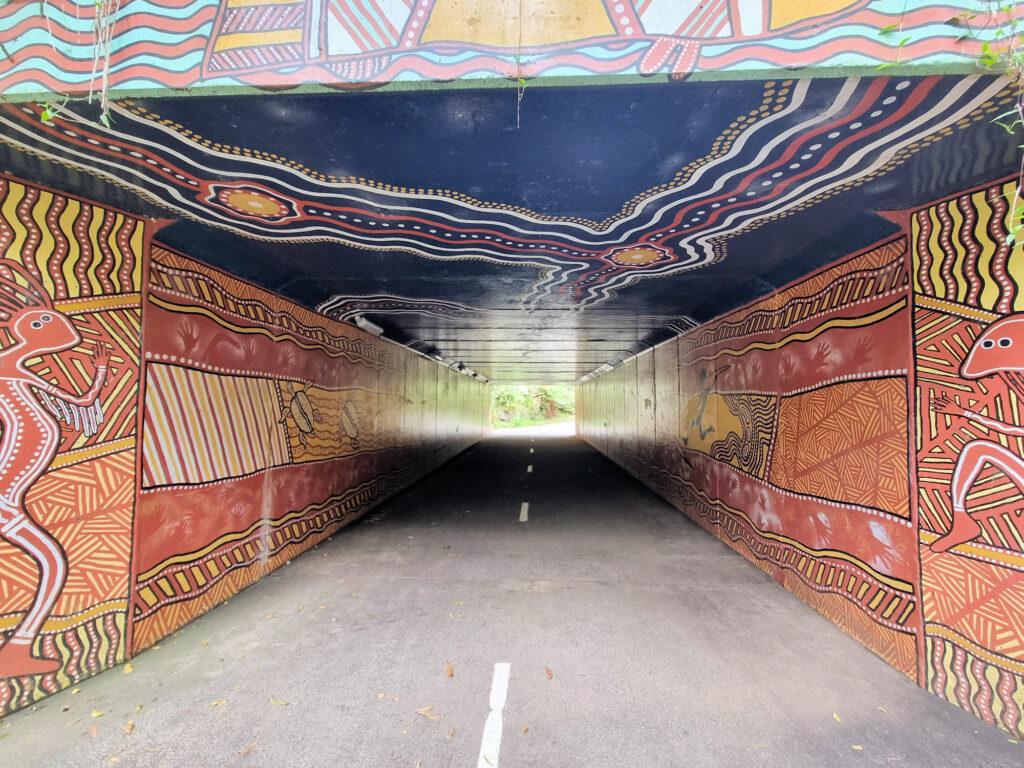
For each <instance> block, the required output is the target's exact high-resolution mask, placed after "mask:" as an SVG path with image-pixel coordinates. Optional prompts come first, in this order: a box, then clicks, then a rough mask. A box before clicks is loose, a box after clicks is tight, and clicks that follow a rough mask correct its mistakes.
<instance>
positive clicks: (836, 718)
mask: <svg viewBox="0 0 1024 768" xmlns="http://www.w3.org/2000/svg"><path fill="white" fill-rule="evenodd" d="M832 719H833V720H835V721H836V722H837V723H841V722H843V719H842V718H841V717H839V715H837V714H836V713H835V712H833V713H832Z"/></svg>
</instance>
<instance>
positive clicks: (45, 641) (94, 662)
mask: <svg viewBox="0 0 1024 768" xmlns="http://www.w3.org/2000/svg"><path fill="white" fill-rule="evenodd" d="M125 624H126V614H125V611H124V610H123V609H121V610H119V611H111V612H108V613H104V614H101V615H99V616H96V617H95V618H92V619H90V620H89V621H87V622H84V623H82V624H78V625H76V626H74V627H72V628H69V629H66V630H63V631H60V632H47V631H46V629H45V628H44V629H43V634H42V635H40V636H39V638H37V639H36V642H35V644H34V645H33V654H34V655H35V656H40V657H42V656H45V657H47V658H51V659H60V660H61V662H62V663H61V667H60V669H59V670H58V671H57V672H52V673H50V674H47V675H29V676H27V677H5V678H0V717H3V716H4V715H6V714H8V713H9V712H11V711H13V710H15V709H20V708H22V707H27V706H29V705H31V704H33V703H35V702H37V701H39V699H41V698H43V697H44V696H49V695H50V694H51V693H56V692H57V691H60V690H63V689H65V688H69V687H70V686H72V685H74V684H75V683H78V682H80V681H82V680H84V679H85V678H87V677H91V676H92V675H95V674H96V673H97V672H100V671H102V670H104V669H108V668H110V667H113V666H115V665H117V664H120V663H121V662H122V661H124V659H125V643H124V636H125ZM4 639H6V635H4Z"/></svg>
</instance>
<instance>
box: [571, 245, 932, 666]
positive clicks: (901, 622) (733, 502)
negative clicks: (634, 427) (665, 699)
mask: <svg viewBox="0 0 1024 768" xmlns="http://www.w3.org/2000/svg"><path fill="white" fill-rule="evenodd" d="M909 267H910V265H909V263H908V255H907V253H906V239H905V238H903V237H898V238H896V239H894V240H892V241H890V242H886V243H884V244H881V245H879V246H877V247H875V248H872V249H870V250H869V251H868V252H865V253H862V254H859V255H857V256H855V257H852V258H849V259H847V260H845V261H843V262H841V263H839V264H836V265H834V266H833V267H830V268H828V269H826V270H823V271H821V272H819V273H816V274H813V275H810V276H808V277H807V278H805V279H804V280H802V281H801V282H799V283H796V284H794V285H792V286H790V287H787V288H785V289H782V290H780V291H777V292H776V293H774V294H772V295H771V296H769V297H767V298H765V299H763V300H760V301H758V302H756V303H754V304H752V305H750V306H748V307H746V308H745V309H742V310H739V311H737V312H734V313H731V314H729V315H726V316H725V317H723V318H720V319H719V320H715V321H713V322H711V323H708V324H706V325H703V326H700V327H699V328H695V329H694V330H692V331H690V332H688V333H686V334H684V335H683V336H681V337H679V339H678V340H676V341H673V342H668V343H666V344H663V345H661V346H660V347H658V348H657V349H656V350H655V351H654V366H653V367H654V375H655V383H654V403H653V406H654V408H655V410H656V414H655V418H654V421H655V424H656V430H657V432H656V434H657V449H656V451H654V452H653V461H652V460H651V459H650V458H649V457H645V461H640V457H630V456H625V455H623V453H622V452H621V450H620V451H618V452H615V453H612V454H611V456H612V458H613V459H615V460H616V461H617V462H619V463H620V464H622V465H623V466H625V467H627V468H628V467H633V466H635V467H638V468H639V469H638V471H636V474H637V475H638V476H639V477H640V478H641V479H642V480H644V482H646V483H648V484H649V485H650V486H651V487H652V488H654V489H655V490H657V491H658V492H659V493H661V494H662V495H664V496H666V498H668V499H669V500H671V501H672V502H673V503H674V504H676V505H677V506H678V507H679V508H680V509H682V510H683V511H684V512H686V514H687V515H689V516H690V517H691V518H693V519H694V520H695V521H696V522H697V523H698V524H700V525H701V526H702V527H704V528H705V529H706V530H708V531H709V532H710V533H712V534H713V535H715V536H717V537H718V538H720V539H721V540H722V541H724V542H725V543H726V544H728V545H729V546H731V547H732V548H734V549H735V550H737V551H738V552H740V553H741V554H743V555H744V556H746V557H747V558H749V559H750V560H751V561H752V562H754V563H755V564H756V565H757V566H758V567H760V568H762V569H763V570H764V571H765V572H767V573H769V574H771V575H773V576H774V577H775V578H776V579H777V580H778V581H779V582H780V583H781V584H783V585H784V586H786V587H787V588H788V589H790V590H792V591H793V592H794V593H796V594H797V595H799V596H800V597H802V598H803V599H804V600H806V601H807V602H808V603H810V604H811V605H812V606H814V607H815V608H816V609H818V610H819V611H820V612H821V613H823V614H824V615H825V616H827V617H828V618H829V619H831V620H832V621H834V622H835V623H837V624H838V625H839V626H841V627H842V628H843V629H845V630H846V631H847V632H849V633H850V634H852V635H853V636H854V637H856V638H858V639H859V640H860V641H861V642H863V643H864V644H865V645H867V646H868V647H869V648H871V649H872V650H874V651H875V652H876V653H878V654H879V655H881V656H882V657H883V658H885V659H886V660H887V661H888V662H889V663H891V664H892V665H893V666H895V667H897V668H898V669H900V670H901V671H903V672H904V673H905V674H907V675H909V676H911V677H915V678H916V677H917V674H918V669H917V658H918V646H919V643H920V642H921V617H920V610H919V604H920V595H919V594H918V587H917V582H918V577H919V573H918V562H917V558H916V552H915V541H914V525H913V521H912V519H911V512H910V510H909V508H908V504H907V482H908V478H907V472H908V464H909V450H910V448H909V446H910V433H909V427H908V424H907V419H906V413H907V386H908V384H907V374H908V364H909V360H910V349H909V290H910V276H909ZM624 368H625V366H623V367H622V368H620V369H617V370H616V372H613V373H610V374H607V375H605V376H602V377H600V378H598V379H595V380H593V381H591V382H588V383H586V384H585V385H583V390H584V392H583V395H582V396H583V397H585V398H587V399H588V400H589V402H590V403H591V404H592V405H591V411H590V412H588V415H587V418H588V420H589V422H590V423H589V424H586V425H583V426H582V427H581V433H582V434H583V435H584V437H587V438H588V439H591V440H593V441H594V442H595V444H598V441H599V440H600V438H599V437H598V433H599V432H600V429H595V423H596V424H603V423H604V421H606V420H608V418H609V417H608V414H607V413H603V412H601V411H600V408H599V407H597V408H595V407H594V406H593V404H594V403H595V402H598V401H599V400H600V397H601V395H600V394H599V393H600V392H601V391H603V390H607V391H608V392H611V391H612V390H613V389H616V390H618V391H619V393H620V394H621V395H625V394H626V392H627V391H628V390H627V389H626V388H624V387H621V386H620V382H619V380H618V376H617V372H618V371H619V370H622V369H624ZM627 375H628V374H627ZM668 419H671V420H672V422H673V423H671V424H670V423H668V421H667V420H668Z"/></svg>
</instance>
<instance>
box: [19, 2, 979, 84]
mask: <svg viewBox="0 0 1024 768" xmlns="http://www.w3.org/2000/svg"><path fill="white" fill-rule="evenodd" d="M628 5H629V6H631V7H629V8H624V12H625V14H626V15H625V16H623V15H621V14H619V13H617V14H615V15H614V16H610V17H609V18H608V19H607V20H606V23H607V27H608V30H609V32H610V34H608V35H607V36H605V37H598V38H594V37H590V36H589V35H590V32H587V33H586V34H583V33H576V32H575V31H574V29H572V28H571V27H567V28H565V29H564V30H562V33H561V37H562V38H564V40H563V41H560V42H558V41H552V42H549V43H546V44H542V45H533V46H531V45H526V46H525V48H523V47H522V46H520V47H521V48H523V50H521V51H519V52H518V53H517V52H516V50H513V49H512V48H510V47H502V46H501V45H491V44H484V43H481V42H475V41H474V39H473V36H474V35H475V36H476V39H479V40H484V39H488V35H487V34H486V30H483V33H484V34H483V36H481V29H480V28H479V25H468V24H463V25H459V24H457V23H456V24H455V25H454V27H453V28H460V29H461V30H464V31H463V32H461V33H460V32H458V31H456V32H455V33H454V34H452V33H447V34H446V35H445V37H451V38H452V39H444V40H441V41H440V42H431V41H430V38H429V37H427V36H424V35H423V34H422V32H423V30H424V29H425V28H426V27H427V26H428V24H429V19H430V17H431V15H432V14H434V12H435V8H443V6H444V4H443V3H440V2H433V1H432V2H430V3H428V4H427V6H426V7H425V15H422V16H415V17H414V16H413V15H412V11H411V9H410V8H409V7H408V6H407V5H406V4H401V3H380V2H376V1H375V0H359V2H358V3H336V2H332V1H331V0H308V2H303V3H287V2H282V3H279V4H276V5H272V6H270V7H269V8H268V7H262V8H261V7H255V8H248V7H244V4H240V3H232V4H228V3H227V2H224V1H223V0H222V1H221V2H219V3H218V2H217V0H193V2H185V1H184V0H183V2H181V3H175V2H152V1H148V0H130V2H126V3H125V4H124V5H123V6H122V8H121V10H120V12H119V14H118V18H117V23H116V25H115V28H114V38H113V44H112V57H111V73H110V81H111V85H112V86H113V87H114V88H115V89H116V88H122V87H123V88H128V87H142V86H144V85H149V86H151V87H152V86H157V87H168V88H183V87H194V86H197V85H200V84H203V85H229V84H232V85H238V84H243V83H251V84H253V85H261V86H282V85H298V84H301V83H308V82H328V83H334V84H338V85H349V86H354V87H359V86H363V85H367V84H371V83H373V84H376V83H384V82H391V81H397V80H416V79H420V80H452V79H456V78H481V77H492V76H495V75H497V76H499V77H509V76H513V75H522V76H526V77H535V76H538V75H541V74H548V73H550V74H558V75H569V76H579V75H593V74H611V73H620V74H653V73H655V72H659V71H661V72H677V73H686V72H689V71H698V72H699V71H705V72H706V71H714V70H724V71H729V70H734V69H749V68H750V67H772V68H785V69H792V68H794V67H799V66H816V67H828V66H850V65H851V64H852V65H859V66H865V67H873V66H877V65H878V64H880V63H886V62H892V61H896V60H899V61H902V62H911V61H912V62H914V63H918V64H944V65H949V64H951V63H962V62H964V61H969V60H973V59H975V58H976V57H977V55H978V53H979V52H980V46H981V45H982V44H983V42H985V41H986V40H988V41H989V42H991V40H990V38H991V36H992V34H993V32H994V30H993V29H989V28H986V27H980V28H979V29H978V30H977V31H976V34H975V35H974V36H972V37H971V38H969V39H967V40H958V39H957V38H958V35H959V30H957V29H955V28H953V27H951V26H950V25H948V24H945V23H944V22H945V21H946V20H947V19H949V18H950V17H952V16H956V15H957V14H959V13H961V12H963V11H964V10H971V9H972V8H973V6H969V5H967V4H964V3H950V2H947V3H929V4H927V5H921V6H918V7H915V8H913V9H910V10H907V9H906V8H905V7H902V6H901V5H900V4H897V3H894V2H893V1H892V0H871V1H870V2H868V1H867V0H860V1H859V2H852V1H851V2H850V3H848V4H847V8H846V9H844V10H842V11H840V12H837V13H830V14H825V15H816V14H814V12H813V10H812V9H810V8H808V9H807V10H805V11H804V12H803V13H801V14H797V17H794V18H789V19H787V20H786V22H785V23H784V24H783V26H782V27H781V28H775V29H773V28H772V26H771V24H772V22H771V20H770V18H769V17H768V16H767V15H765V16H764V18H758V17H757V14H762V15H764V14H765V12H764V11H763V9H761V8H760V7H756V8H755V7H752V8H746V7H745V6H742V5H740V4H734V3H730V4H728V5H727V4H725V3H724V2H723V3H710V4H704V5H703V6H701V7H700V8H698V9H693V8H691V6H690V4H685V3H684V4H679V5H678V7H672V6H670V5H666V4H665V3H653V4H652V3H649V2H633V3H629V4H628ZM756 5H758V6H759V4H756ZM39 7H41V8H42V9H43V13H42V14H41V13H39V12H38V8H39ZM417 11H420V12H423V11H424V6H423V4H422V3H418V4H417ZM455 13H456V14H458V13H459V11H458V10H456V11H455ZM94 16H95V4H94V3H93V2H91V0H47V2H45V3H43V4H42V5H41V6H38V7H37V6H36V5H35V4H32V3H9V4H7V5H6V6H4V7H2V8H0V36H2V37H3V39H5V40H8V41H10V42H9V43H8V44H7V47H8V51H9V53H10V58H8V57H6V56H5V57H4V59H3V60H2V61H0V89H3V91H4V92H6V93H19V92H22V93H24V92H29V91H33V90H37V89H49V90H55V91H73V90H79V91H81V90H87V89H88V88H89V87H90V86H92V87H97V86H98V82H96V81H95V79H94V78H93V75H92V70H93V67H92V61H93V48H92V42H91V41H92V34H91V31H92V25H93V18H94ZM307 16H308V18H305V17H307ZM448 16H449V17H450V13H449V14H448ZM621 18H628V19H629V22H628V24H622V23H621V20H620V19H621ZM421 21H422V26H421V24H420V22H421ZM453 22H455V19H454V18H449V26H452V23H453ZM894 23H896V24H899V25H900V29H901V33H900V35H888V36H886V35H879V34H878V30H879V29H883V28H886V27H888V26H890V25H892V24H894ZM493 25H495V26H497V22H493ZM484 26H485V27H486V26H487V23H486V20H485V24H484ZM284 33H287V34H288V35H289V36H290V42H288V43H286V44H282V43H281V42H280V39H281V35H282V34H284ZM460 36H461V37H462V38H465V39H460ZM904 36H909V37H910V38H911V40H910V42H908V43H905V44H904V45H899V42H900V39H901V38H902V37H904ZM490 37H492V38H494V40H498V39H500V35H491V36H490ZM556 37H557V36H556ZM575 37H583V38H585V39H574V38H575ZM524 51H525V53H526V54H527V55H526V56H523V55H522V54H523V52H524ZM204 59H205V62H204Z"/></svg>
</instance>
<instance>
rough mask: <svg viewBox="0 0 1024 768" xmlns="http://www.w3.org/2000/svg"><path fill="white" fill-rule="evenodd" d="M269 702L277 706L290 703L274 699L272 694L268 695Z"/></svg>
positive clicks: (285, 705)
mask: <svg viewBox="0 0 1024 768" xmlns="http://www.w3.org/2000/svg"><path fill="white" fill-rule="evenodd" d="M270 703H271V704H277V706H279V707H287V706H288V705H289V704H291V702H290V701H282V700H281V699H275V698H274V697H273V696H271V697H270Z"/></svg>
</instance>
